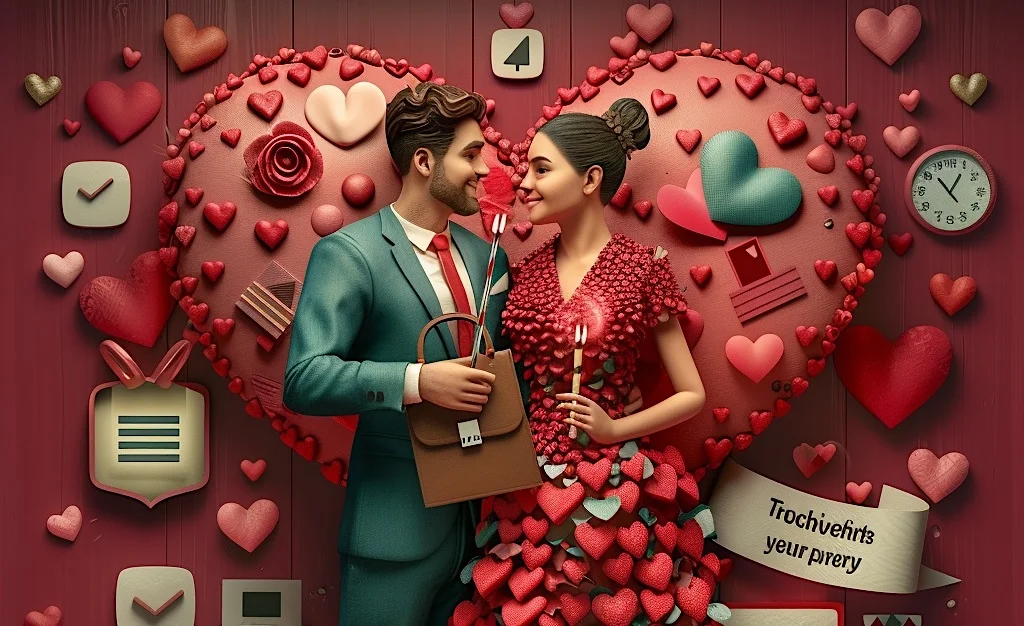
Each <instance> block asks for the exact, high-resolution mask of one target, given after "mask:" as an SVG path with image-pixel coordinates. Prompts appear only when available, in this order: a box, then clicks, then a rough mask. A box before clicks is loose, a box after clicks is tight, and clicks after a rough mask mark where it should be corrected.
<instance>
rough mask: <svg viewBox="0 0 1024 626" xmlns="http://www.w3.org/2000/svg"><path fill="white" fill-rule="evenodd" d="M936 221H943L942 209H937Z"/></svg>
mask: <svg viewBox="0 0 1024 626" xmlns="http://www.w3.org/2000/svg"><path fill="white" fill-rule="evenodd" d="M935 221H936V222H941V221H942V211H936V212H935Z"/></svg>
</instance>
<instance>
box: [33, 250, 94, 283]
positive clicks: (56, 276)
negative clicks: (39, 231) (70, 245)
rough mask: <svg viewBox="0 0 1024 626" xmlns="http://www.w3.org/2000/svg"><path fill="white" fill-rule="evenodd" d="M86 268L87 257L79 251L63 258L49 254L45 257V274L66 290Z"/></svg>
mask: <svg viewBox="0 0 1024 626" xmlns="http://www.w3.org/2000/svg"><path fill="white" fill-rule="evenodd" d="M84 268H85V257H83V256H82V253H81V252H79V251H77V250H72V251H71V252H68V253H67V254H65V255H64V256H63V257H61V256H59V255H57V254H47V255H46V256H45V257H43V273H44V274H46V276H47V277H48V278H49V279H50V280H52V281H53V282H55V283H57V284H58V285H60V286H61V287H64V288H65V289H67V288H68V287H69V286H70V285H71V283H73V282H75V279H76V278H78V275H79V274H81V273H82V269H84Z"/></svg>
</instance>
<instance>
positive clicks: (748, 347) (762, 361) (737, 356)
mask: <svg viewBox="0 0 1024 626" xmlns="http://www.w3.org/2000/svg"><path fill="white" fill-rule="evenodd" d="M784 350H785V346H784V345H783V343H782V338H781V337H779V336H778V335H773V334H771V333H768V334H765V335H761V336H760V337H758V338H757V341H751V340H750V339H748V338H746V337H744V336H743V335H735V336H733V337H730V338H729V341H727V342H726V343H725V356H726V358H728V359H729V362H730V363H732V365H733V367H735V368H736V369H737V370H739V371H740V372H741V373H742V374H743V375H744V376H746V377H747V378H749V379H750V380H752V381H754V382H755V383H759V382H761V381H762V380H763V379H764V377H765V376H767V375H768V372H770V371H771V370H772V368H773V367H775V366H776V365H777V364H778V362H779V360H781V359H782V353H783V351H784Z"/></svg>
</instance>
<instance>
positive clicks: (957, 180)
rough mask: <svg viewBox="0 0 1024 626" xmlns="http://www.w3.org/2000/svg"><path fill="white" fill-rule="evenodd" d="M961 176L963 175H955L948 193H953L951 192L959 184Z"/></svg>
mask: <svg viewBox="0 0 1024 626" xmlns="http://www.w3.org/2000/svg"><path fill="white" fill-rule="evenodd" d="M962 176H963V174H957V175H956V180H954V181H953V186H952V187H950V188H949V192H950V193H953V190H954V189H956V186H957V184H959V183H960V178H961V177H962Z"/></svg>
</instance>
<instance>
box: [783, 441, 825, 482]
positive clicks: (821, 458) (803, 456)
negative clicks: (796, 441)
mask: <svg viewBox="0 0 1024 626" xmlns="http://www.w3.org/2000/svg"><path fill="white" fill-rule="evenodd" d="M835 453H836V446H835V444H834V443H828V444H820V443H819V444H818V445H816V446H814V447H813V448H812V447H811V446H809V445H807V444H806V443H802V444H800V445H799V446H797V447H795V448H793V462H794V463H796V466H797V469H799V470H800V473H801V474H803V475H804V477H805V478H810V477H812V476H814V475H815V474H817V473H818V470H820V469H821V468H823V467H825V466H826V465H827V464H828V462H829V461H831V460H832V457H833V456H834V455H835Z"/></svg>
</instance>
